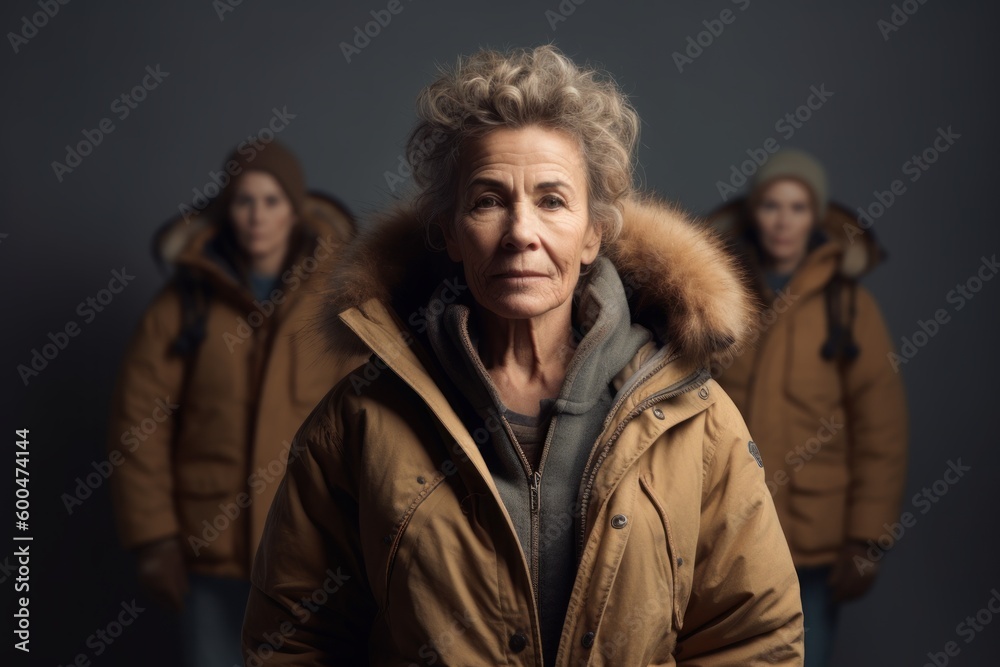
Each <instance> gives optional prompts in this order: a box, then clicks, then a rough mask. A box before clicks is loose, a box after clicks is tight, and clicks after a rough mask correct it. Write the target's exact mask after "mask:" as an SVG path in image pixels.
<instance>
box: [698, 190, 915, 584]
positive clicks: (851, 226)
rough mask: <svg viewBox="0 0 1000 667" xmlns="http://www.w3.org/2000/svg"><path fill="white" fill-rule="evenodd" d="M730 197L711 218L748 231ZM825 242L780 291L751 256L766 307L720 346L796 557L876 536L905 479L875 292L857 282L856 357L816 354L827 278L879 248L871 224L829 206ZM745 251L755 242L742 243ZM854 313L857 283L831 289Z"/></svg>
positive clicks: (723, 370)
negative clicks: (725, 349) (743, 345)
mask: <svg viewBox="0 0 1000 667" xmlns="http://www.w3.org/2000/svg"><path fill="white" fill-rule="evenodd" d="M739 206H740V204H739V203H738V202H737V203H734V204H731V205H729V206H727V207H725V208H724V209H722V210H720V211H719V212H717V213H716V214H714V215H713V216H712V217H711V220H712V222H713V224H714V225H715V226H717V227H718V228H720V229H725V228H728V229H729V233H730V234H731V235H732V236H733V238H734V239H739V238H741V237H742V234H743V230H744V228H745V225H746V222H745V221H744V220H740V219H739V218H738V211H739ZM823 229H824V231H825V233H826V234H827V238H826V240H825V242H823V243H822V244H821V245H818V246H817V247H815V248H814V249H813V250H811V251H810V252H809V254H808V255H807V256H806V258H805V260H803V262H802V264H801V265H800V266H799V267H798V268H797V269H796V270H795V272H794V273H793V274H792V278H791V281H790V282H789V283H788V284H787V285H786V287H785V288H784V289H783V290H780V292H779V294H775V293H774V292H773V291H771V290H770V289H769V288H767V287H766V286H765V285H764V284H763V278H762V275H761V274H760V272H759V270H758V269H756V268H755V265H754V263H753V260H752V258H753V255H749V258H750V259H749V261H748V265H749V266H750V267H751V275H750V278H751V280H752V281H753V284H754V286H755V288H756V291H757V293H758V294H759V295H760V298H761V300H762V301H763V302H764V303H765V305H766V308H765V309H764V311H763V313H762V315H761V316H760V317H759V318H758V319H757V321H756V323H755V325H754V333H753V334H752V336H751V340H752V341H753V343H752V345H751V346H750V347H749V348H748V349H747V351H746V352H744V353H742V354H741V353H736V354H731V355H725V356H724V357H722V358H720V359H719V361H718V363H717V368H716V369H715V376H716V377H717V379H718V380H719V383H720V384H721V385H722V386H723V387H724V388H725V390H726V391H727V392H728V393H729V395H730V396H731V397H732V399H733V401H734V402H735V403H736V405H737V406H739V408H740V411H741V412H742V413H743V416H744V418H745V419H746V423H747V425H748V426H749V428H750V432H751V433H752V434H753V436H754V441H755V442H756V443H757V446H758V447H759V448H760V451H761V454H762V456H763V458H764V469H765V471H766V473H767V485H768V488H769V489H770V491H771V493H772V495H773V497H774V503H775V506H776V507H777V510H778V517H779V518H780V520H781V525H782V526H783V528H784V531H785V536H786V538H787V539H788V546H789V549H790V550H791V553H792V558H793V560H794V561H795V564H796V565H798V566H818V565H827V564H831V563H833V562H834V560H835V559H836V557H837V553H838V551H839V550H840V548H841V546H842V545H843V544H844V542H845V541H846V540H849V539H850V540H857V541H860V542H865V541H867V540H872V541H873V542H874V541H877V540H878V538H879V537H880V536H881V535H882V534H883V533H885V532H886V524H892V523H893V522H895V521H896V520H898V518H899V510H900V502H901V500H902V495H903V491H904V488H905V483H906V458H907V454H906V452H907V437H908V436H907V430H908V429H907V409H906V400H905V395H904V390H903V383H902V379H901V377H900V375H899V373H898V372H897V370H896V369H894V368H893V366H892V364H891V363H890V361H889V354H890V353H891V352H892V351H893V350H894V347H893V343H892V340H891V339H890V337H889V332H888V330H887V328H886V325H885V322H884V320H883V318H882V314H881V313H880V311H879V308H878V306H877V305H876V303H875V299H874V298H873V297H872V295H871V293H870V292H869V291H868V290H867V289H865V288H864V287H863V286H861V285H860V284H857V285H855V287H854V289H855V290H856V292H855V296H854V299H855V305H854V308H855V312H854V315H853V322H852V323H851V325H850V330H851V334H852V336H853V343H854V345H855V346H856V348H857V350H858V355H857V357H856V358H855V359H854V360H853V361H850V362H846V363H845V364H844V365H843V366H842V367H841V366H839V365H838V364H837V363H836V362H834V361H833V360H828V359H825V358H823V357H822V356H821V347H822V346H823V345H824V343H825V342H826V341H827V340H828V338H829V331H828V323H829V321H830V319H829V317H828V313H827V308H828V299H827V296H826V293H825V289H826V287H827V285H829V284H830V282H831V280H833V279H834V277H835V275H837V274H840V275H842V276H845V277H849V278H852V279H856V278H858V277H859V276H860V275H862V274H863V273H864V272H866V271H868V270H870V269H871V268H872V267H873V266H874V265H875V264H876V263H877V262H878V261H879V260H880V258H881V250H880V249H879V248H878V246H877V244H876V243H875V241H874V237H873V236H872V234H871V232H866V231H864V230H862V229H861V228H860V227H859V226H858V224H857V221H856V220H855V219H854V218H853V217H852V216H851V214H850V212H848V211H847V210H846V209H844V208H843V207H841V206H839V205H836V204H831V205H830V207H829V212H828V215H827V219H826V220H825V221H824V224H823ZM736 247H737V249H738V250H740V251H741V252H743V253H744V255H746V251H747V250H748V248H746V247H744V246H743V245H742V244H741V242H739V241H737V246H736ZM836 291H837V292H839V295H838V297H837V298H839V300H840V303H839V307H840V319H841V321H842V322H845V323H847V322H848V321H850V320H851V319H852V318H851V315H850V313H849V310H850V287H848V286H842V287H840V288H838V289H837V290H836Z"/></svg>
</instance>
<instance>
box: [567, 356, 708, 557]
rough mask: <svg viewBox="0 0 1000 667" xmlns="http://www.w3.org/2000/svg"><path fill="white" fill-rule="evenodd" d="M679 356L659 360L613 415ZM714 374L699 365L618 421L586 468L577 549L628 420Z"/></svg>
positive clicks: (585, 532)
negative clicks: (600, 477) (604, 467)
mask: <svg viewBox="0 0 1000 667" xmlns="http://www.w3.org/2000/svg"><path fill="white" fill-rule="evenodd" d="M678 356H679V355H678V354H674V355H672V356H671V357H670V358H669V359H667V360H666V361H664V362H663V363H662V364H658V365H657V367H656V368H655V369H654V370H652V371H650V373H648V374H647V375H646V376H645V377H643V378H642V379H641V380H639V381H638V382H636V384H635V385H634V386H633V387H632V388H631V390H630V391H629V392H628V393H627V394H625V395H623V396H622V397H621V398H620V399H619V400H618V401H617V402H616V403H615V405H614V407H613V408H612V409H611V412H610V413H609V415H613V414H615V412H617V410H618V408H619V407H620V405H621V404H622V403H623V402H624V401H625V399H626V398H627V397H628V396H630V395H631V394H633V393H634V392H635V390H636V389H637V388H638V387H639V386H640V385H642V384H643V383H644V382H646V381H647V380H648V379H649V378H650V377H652V376H653V375H654V374H655V373H656V372H657V371H659V370H660V369H661V368H663V367H664V366H666V365H667V364H668V363H669V362H671V361H673V360H674V359H676V358H677V357H678ZM711 377H712V375H711V373H709V372H707V371H706V370H705V369H704V368H699V369H698V370H696V371H695V372H693V373H691V374H690V375H688V376H687V377H685V378H684V379H682V380H680V381H678V382H676V383H674V384H673V385H671V386H669V387H667V388H666V389H663V390H661V391H659V392H657V393H655V394H652V395H651V396H649V397H647V398H646V399H645V400H643V401H642V402H641V403H640V404H639V405H637V406H635V407H634V408H633V409H632V411H631V412H629V413H628V414H627V415H625V417H624V418H623V419H622V420H621V421H620V422H618V426H616V427H615V431H614V433H612V434H611V437H609V438H608V441H607V442H606V443H604V446H603V447H602V448H601V450H600V454H599V455H598V457H597V460H596V461H594V466H593V468H592V469H591V470H590V471H589V476H588V474H587V471H584V476H585V477H586V479H587V483H586V485H585V486H584V488H583V493H582V495H581V497H580V539H579V544H578V547H579V548H578V550H577V553H579V554H580V555H581V556H582V555H583V549H584V546H585V544H586V540H585V535H586V534H587V505H588V504H589V502H590V493H591V491H592V489H593V486H594V481H595V480H596V478H597V472H598V470H600V467H601V464H603V463H604V461H605V459H606V458H607V455H608V452H609V451H610V450H611V447H612V446H613V445H614V444H615V441H616V440H617V439H618V436H620V435H621V433H622V431H624V430H625V426H626V425H628V423H629V422H631V421H632V420H633V419H635V418H636V417H637V416H639V415H640V414H642V412H643V411H644V410H646V408H648V407H650V406H651V405H654V404H655V403H659V402H660V401H663V400H666V399H668V398H673V397H675V396H679V395H680V394H683V393H686V392H688V391H691V390H692V389H696V388H698V387H700V386H701V385H703V384H705V383H706V382H708V380H709V379H711ZM596 444H597V443H595V446H596Z"/></svg>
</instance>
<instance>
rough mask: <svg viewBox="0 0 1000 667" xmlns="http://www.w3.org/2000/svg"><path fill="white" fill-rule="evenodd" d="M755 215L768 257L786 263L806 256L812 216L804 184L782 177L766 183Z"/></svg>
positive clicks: (808, 193)
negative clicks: (767, 184) (768, 183)
mask: <svg viewBox="0 0 1000 667" xmlns="http://www.w3.org/2000/svg"><path fill="white" fill-rule="evenodd" d="M754 217H755V218H756V221H757V231H758V232H759V237H760V242H761V245H762V246H763V248H764V252H765V253H767V255H768V256H769V257H770V259H771V260H773V261H775V262H779V263H785V264H787V263H794V262H797V261H798V260H800V259H802V258H803V257H805V255H806V247H807V245H808V242H809V233H810V232H811V231H812V227H813V218H814V217H815V216H814V214H813V206H812V197H811V195H810V192H809V189H808V188H807V187H806V186H805V185H803V184H802V183H799V182H798V181H795V180H792V179H781V180H778V181H775V182H774V183H772V184H771V185H769V186H767V189H766V190H764V192H763V193H762V194H761V197H760V201H759V202H758V204H757V207H756V208H755V209H754Z"/></svg>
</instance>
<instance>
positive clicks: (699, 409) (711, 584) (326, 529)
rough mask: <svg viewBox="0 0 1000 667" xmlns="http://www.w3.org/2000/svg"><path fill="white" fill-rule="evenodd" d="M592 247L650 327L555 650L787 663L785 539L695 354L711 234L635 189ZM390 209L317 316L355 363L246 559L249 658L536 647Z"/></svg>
mask: <svg viewBox="0 0 1000 667" xmlns="http://www.w3.org/2000/svg"><path fill="white" fill-rule="evenodd" d="M604 252H605V254H606V255H607V256H608V257H609V258H610V259H611V260H612V262H613V263H614V265H615V267H616V268H617V270H618V272H619V275H620V276H621V278H622V282H623V283H624V285H625V286H626V287H627V292H629V294H630V297H631V298H630V305H631V306H632V313H633V317H634V319H635V320H636V321H642V322H645V323H646V325H648V326H649V327H650V328H651V329H652V330H654V331H657V332H658V334H659V336H662V337H665V338H666V340H668V341H669V342H668V343H667V344H666V345H664V346H661V345H660V344H659V343H657V342H655V341H650V342H649V343H647V344H646V345H645V346H644V347H643V348H641V349H640V351H639V353H638V354H637V355H636V356H635V358H634V359H633V360H632V361H631V362H630V363H629V364H627V365H626V367H624V368H622V369H621V371H620V372H619V373H618V375H617V376H616V377H615V378H614V381H613V384H614V387H615V390H616V391H618V396H617V397H616V398H617V400H616V402H615V405H614V408H613V409H612V412H611V413H610V414H608V415H607V420H606V422H605V427H604V430H603V433H602V434H601V436H600V437H599V438H598V440H597V441H596V442H594V443H593V444H592V445H591V448H592V449H591V459H590V462H589V463H588V466H587V469H586V471H585V473H584V477H583V479H581V480H580V499H579V509H580V511H579V513H578V516H574V517H572V518H568V520H572V521H579V522H581V523H582V525H583V533H582V534H583V535H584V541H583V542H584V543H583V545H582V549H581V551H580V554H579V566H578V572H577V575H576V581H575V584H574V588H573V592H572V597H571V599H570V602H569V608H568V611H567V614H566V620H565V625H564V628H563V632H562V637H561V643H560V644H559V650H558V654H557V656H556V660H555V664H557V665H561V666H564V665H582V664H589V665H618V666H634V665H675V664H681V665H703V666H704V665H708V666H712V665H720V666H721V665H764V664H767V665H801V664H802V636H803V628H802V612H801V606H800V601H799V589H798V583H797V579H796V576H795V572H794V569H793V566H792V562H791V558H790V556H789V553H788V548H787V546H786V544H785V541H784V538H783V536H782V534H781V530H780V527H779V525H778V521H777V516H776V514H775V512H774V507H773V504H772V502H771V497H770V494H769V493H768V492H767V488H766V487H765V485H764V471H763V469H762V468H761V467H760V465H759V463H758V460H757V458H756V457H755V455H754V453H753V452H754V451H755V450H754V447H753V446H752V445H751V444H750V441H751V437H750V435H749V433H748V432H747V429H746V426H745V425H744V423H743V420H742V418H741V416H740V414H739V412H738V411H737V410H736V407H735V406H734V405H733V403H732V401H731V400H730V399H729V397H728V396H727V395H726V393H725V392H724V391H723V390H722V389H721V388H720V387H719V386H718V385H717V384H716V383H715V382H714V380H712V379H711V377H710V376H709V374H708V372H707V370H706V368H705V364H706V363H707V361H708V359H709V358H710V357H712V356H715V355H717V354H719V353H720V352H723V351H725V350H726V349H728V348H729V346H731V345H734V344H737V343H738V342H739V341H740V340H742V338H743V337H744V336H745V335H746V334H747V332H748V330H749V329H748V323H749V316H750V302H749V300H748V297H747V293H746V291H745V290H744V288H742V287H741V285H740V282H739V280H738V278H737V276H736V274H735V273H734V271H733V267H732V264H731V260H730V259H729V258H728V256H727V255H726V254H725V252H724V251H723V250H722V247H721V245H720V244H719V243H718V242H717V240H716V239H715V238H714V237H713V236H711V235H710V234H709V233H708V232H707V231H705V230H704V229H701V228H699V227H697V226H695V225H693V224H692V223H691V221H690V220H689V219H687V218H686V216H685V215H684V214H683V213H682V212H681V211H679V210H677V209H675V208H673V207H672V206H669V205H666V204H663V203H660V202H658V201H655V200H653V199H651V198H647V199H645V200H642V201H638V200H637V201H631V202H629V203H628V204H627V207H626V211H625V229H624V232H623V234H622V236H621V238H620V239H619V240H618V241H616V242H615V243H614V244H613V245H612V246H611V247H607V248H605V249H604ZM456 266H457V265H454V264H451V263H450V262H449V261H448V260H447V258H446V257H445V255H444V254H443V253H434V252H431V251H429V250H426V249H425V244H424V242H423V234H422V231H421V229H420V227H419V224H418V223H417V222H415V221H414V219H413V217H412V215H410V214H409V213H407V212H406V211H405V210H400V211H396V212H394V213H392V214H390V215H388V216H387V218H386V219H385V220H383V221H382V222H381V223H380V224H378V225H377V226H376V227H375V229H374V231H372V232H370V233H369V234H367V235H366V236H364V237H362V239H360V240H359V242H356V243H355V245H354V246H353V251H350V252H349V256H348V258H347V260H346V261H345V263H344V264H342V265H341V267H339V276H338V277H337V278H336V285H335V288H336V289H335V292H334V293H333V295H332V297H331V298H330V301H329V304H328V307H327V308H326V309H325V313H326V315H327V317H328V321H327V323H326V326H327V328H328V332H329V334H330V335H331V337H332V338H333V339H334V340H335V344H336V345H338V346H339V349H354V348H358V349H363V350H365V351H367V352H368V353H370V354H371V355H372V356H371V359H370V361H369V363H368V364H367V365H365V366H363V367H361V368H359V369H357V370H356V371H354V372H353V373H351V374H350V375H349V376H348V377H347V378H345V379H344V380H343V381H341V382H340V383H339V384H338V385H337V386H336V387H335V388H334V389H333V390H332V391H331V392H330V393H329V394H328V395H327V397H326V398H325V399H324V400H323V402H322V403H320V405H318V406H317V407H316V409H315V410H314V411H313V412H312V414H311V415H310V416H309V418H308V420H307V421H306V422H305V424H303V426H302V428H301V429H300V431H299V432H298V434H297V436H296V438H297V440H298V441H299V442H298V444H299V445H300V446H301V447H303V450H304V451H303V454H302V455H301V456H300V457H298V458H296V459H295V460H294V461H293V462H292V463H291V464H290V465H289V469H288V474H287V475H286V477H285V480H284V481H283V483H282V485H281V487H280V488H279V491H278V494H277V497H276V499H275V503H274V505H273V507H272V510H271V514H270V516H269V517H268V522H267V525H266V528H265V534H264V537H263V539H262V542H261V547H260V551H259V552H258V556H257V560H256V562H255V567H254V570H253V574H252V577H251V580H252V583H253V589H252V592H251V596H250V599H249V601H248V607H247V611H246V618H245V625H244V635H243V643H244V655H245V661H246V664H247V665H261V664H267V665H334V664H336V665H361V664H373V665H442V664H443V665H455V666H458V665H533V666H535V667H541V666H542V665H543V659H542V655H541V651H540V649H539V647H540V645H541V642H540V630H539V623H538V618H537V609H536V606H535V603H534V600H535V595H534V591H533V590H532V583H531V576H530V574H529V566H528V559H527V558H526V556H525V554H524V552H523V551H522V549H521V546H520V544H519V542H518V539H517V534H516V532H515V528H514V526H513V524H512V521H511V518H510V515H509V514H508V512H507V511H506V509H505V507H504V505H503V503H502V501H501V499H500V495H499V493H498V491H497V488H496V486H495V484H494V482H493V481H492V479H491V475H490V472H489V470H488V468H487V465H486V463H485V461H484V457H483V454H482V452H481V450H480V449H479V446H478V445H477V439H476V438H475V437H474V436H473V434H471V433H470V432H469V430H468V429H467V428H466V426H465V425H464V423H463V421H462V420H461V419H460V418H459V416H458V414H456V412H455V410H454V409H453V407H452V406H451V405H450V404H449V402H448V400H447V398H446V396H445V394H444V393H443V391H442V389H441V388H440V385H439V384H438V383H437V381H436V379H435V378H437V377H440V369H439V368H436V367H435V365H434V364H433V362H432V359H433V356H432V355H430V354H429V353H428V350H426V349H425V348H424V346H423V344H422V343H421V340H420V338H419V335H418V334H417V333H416V329H417V328H418V327H419V323H420V318H421V317H422V315H421V310H420V308H421V307H422V306H423V305H425V304H426V303H427V296H428V295H429V294H430V293H431V291H432V290H433V289H434V287H435V286H436V285H440V284H441V280H442V278H444V279H447V276H448V275H449V274H451V273H453V272H454V271H455V267H456Z"/></svg>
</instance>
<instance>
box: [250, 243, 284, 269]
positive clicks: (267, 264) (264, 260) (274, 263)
mask: <svg viewBox="0 0 1000 667" xmlns="http://www.w3.org/2000/svg"><path fill="white" fill-rule="evenodd" d="M286 250H287V246H282V247H281V248H278V249H277V250H274V251H273V252H270V253H268V254H266V255H256V256H253V257H251V258H250V269H251V270H253V272H254V273H258V274H260V275H264V276H276V275H278V273H279V272H280V271H281V264H282V262H283V261H284V260H285V252H286Z"/></svg>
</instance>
